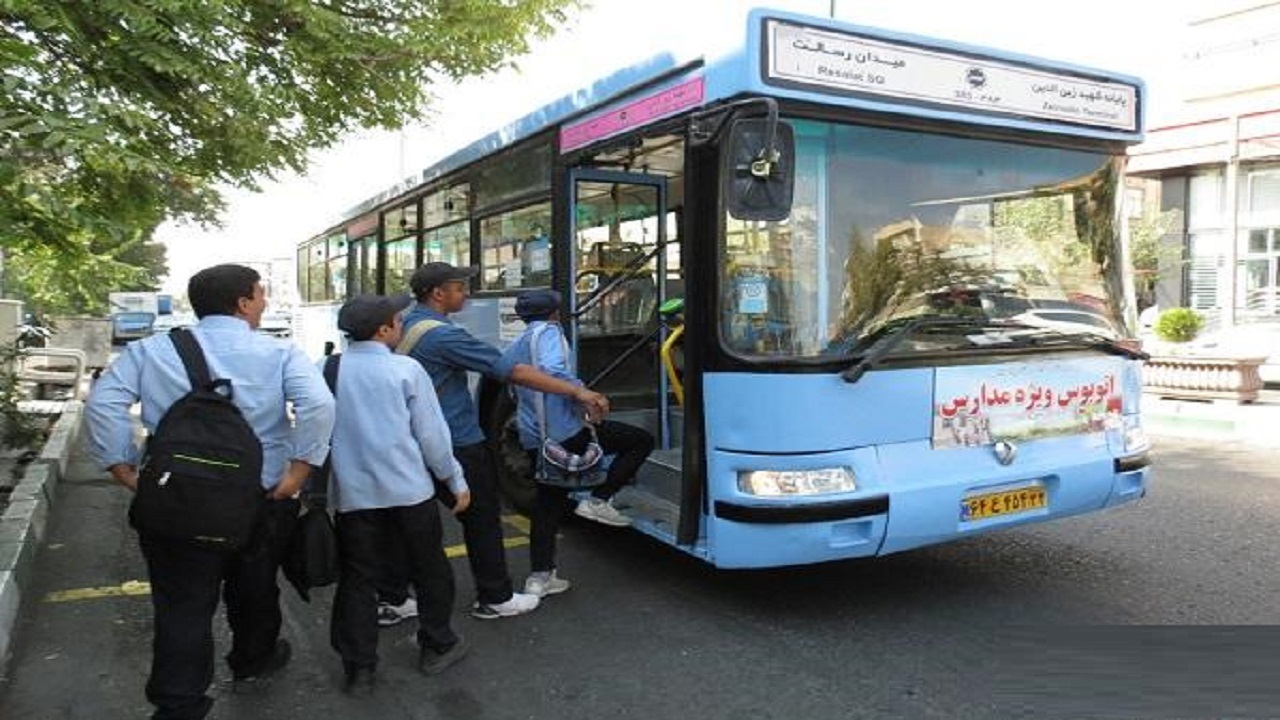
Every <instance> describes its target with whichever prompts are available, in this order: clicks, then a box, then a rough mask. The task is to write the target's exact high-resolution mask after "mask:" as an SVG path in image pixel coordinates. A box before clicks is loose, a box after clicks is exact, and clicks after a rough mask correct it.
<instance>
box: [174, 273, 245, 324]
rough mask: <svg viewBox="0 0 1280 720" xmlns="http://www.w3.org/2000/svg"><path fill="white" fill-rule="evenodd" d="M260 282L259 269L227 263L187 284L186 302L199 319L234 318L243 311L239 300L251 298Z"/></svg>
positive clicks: (192, 278)
mask: <svg viewBox="0 0 1280 720" xmlns="http://www.w3.org/2000/svg"><path fill="white" fill-rule="evenodd" d="M261 279H262V276H261V275H259V274H258V271H257V270H254V269H253V268H251V267H246V266H244V265H234V264H230V263H228V264H226V265H214V266H213V267H207V268H205V269H203V270H201V271H200V272H198V273H196V274H195V275H192V276H191V279H190V280H188V281H187V301H188V302H190V303H191V310H192V311H193V312H195V314H196V317H198V318H202V317H204V316H206V315H235V314H236V312H237V311H239V309H240V298H252V297H253V290H254V286H256V285H257V284H258V281H259V280H261Z"/></svg>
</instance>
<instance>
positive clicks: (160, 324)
mask: <svg viewBox="0 0 1280 720" xmlns="http://www.w3.org/2000/svg"><path fill="white" fill-rule="evenodd" d="M195 324H196V319H195V317H194V316H192V315H188V314H185V313H169V314H167V315H160V316H159V317H157V318H156V321H155V324H153V325H152V326H151V333H152V334H153V335H160V334H163V333H167V332H169V331H170V330H172V329H174V328H180V327H191V326H192V325H195Z"/></svg>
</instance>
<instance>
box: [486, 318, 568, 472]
mask: <svg viewBox="0 0 1280 720" xmlns="http://www.w3.org/2000/svg"><path fill="white" fill-rule="evenodd" d="M538 328H544V329H542V330H541V331H538ZM535 331H537V334H538V347H537V348H536V350H537V352H536V354H535V353H534V350H535V348H534V347H533V336H534V333H535ZM503 358H505V359H506V361H507V363H508V364H509V365H512V366H514V365H517V364H519V365H532V366H533V367H535V368H537V369H538V370H541V371H542V372H544V373H546V374H547V375H550V376H552V377H557V378H560V379H561V380H567V381H569V382H571V383H573V384H574V385H582V381H581V380H579V379H578V377H577V375H575V374H574V371H573V368H572V367H571V366H570V364H569V357H568V355H567V354H566V352H565V340H564V331H563V330H561V329H560V325H559V323H552V322H546V321H544V320H535V321H534V322H533V323H531V324H530V325H529V326H528V327H527V328H525V331H524V333H523V334H521V335H520V337H518V338H516V341H515V342H514V343H512V344H511V347H509V348H507V351H506V352H505V353H503ZM515 390H516V399H517V400H518V401H519V406H520V407H519V410H518V411H517V413H516V426H517V427H518V429H519V430H520V445H521V446H522V447H524V448H526V449H534V448H538V447H541V446H542V436H541V433H540V431H539V429H538V403H539V402H541V398H543V397H545V398H546V402H547V437H548V438H551V439H552V440H555V441H556V442H560V441H562V440H567V439H568V438H570V437H573V436H574V435H577V434H578V433H579V432H581V430H582V428H583V427H585V423H584V422H583V419H582V415H583V410H582V407H581V406H579V405H578V401H577V400H574V399H573V398H571V397H566V396H564V395H555V394H552V393H540V392H538V391H537V390H532V389H530V388H527V387H524V386H516V388H515Z"/></svg>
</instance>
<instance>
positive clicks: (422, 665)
mask: <svg viewBox="0 0 1280 720" xmlns="http://www.w3.org/2000/svg"><path fill="white" fill-rule="evenodd" d="M470 649H471V646H470V645H469V644H468V643H467V639H466V638H463V637H459V638H458V642H456V643H454V644H453V645H452V646H451V647H450V648H449V649H448V650H445V651H444V652H439V651H436V650H432V649H431V648H429V647H427V646H425V645H424V646H422V647H421V648H420V649H419V650H418V671H419V672H421V673H422V674H423V675H439V674H440V673H442V672H444V671H445V670H448V669H449V667H451V666H452V665H454V664H456V663H457V662H458V661H459V660H461V659H462V658H464V657H466V656H467V652H468V651H469V650H470Z"/></svg>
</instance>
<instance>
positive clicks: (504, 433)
mask: <svg viewBox="0 0 1280 720" xmlns="http://www.w3.org/2000/svg"><path fill="white" fill-rule="evenodd" d="M494 417H495V422H494V425H493V432H491V433H490V434H489V437H491V438H493V439H494V444H493V451H494V456H495V457H496V458H497V463H498V490H499V491H500V492H501V493H502V497H503V499H504V500H506V502H507V504H508V505H510V506H511V508H512V509H514V510H515V511H516V512H518V513H520V514H521V515H529V514H530V513H531V512H533V503H534V500H535V497H536V496H537V487H536V485H535V483H534V480H533V468H532V467H530V464H529V455H528V453H527V452H526V451H525V449H524V448H522V447H520V434H519V432H518V431H517V430H516V409H515V405H514V404H513V403H511V402H506V403H503V404H502V407H501V412H498V413H496V414H495V416H494Z"/></svg>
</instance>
